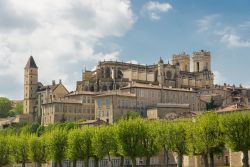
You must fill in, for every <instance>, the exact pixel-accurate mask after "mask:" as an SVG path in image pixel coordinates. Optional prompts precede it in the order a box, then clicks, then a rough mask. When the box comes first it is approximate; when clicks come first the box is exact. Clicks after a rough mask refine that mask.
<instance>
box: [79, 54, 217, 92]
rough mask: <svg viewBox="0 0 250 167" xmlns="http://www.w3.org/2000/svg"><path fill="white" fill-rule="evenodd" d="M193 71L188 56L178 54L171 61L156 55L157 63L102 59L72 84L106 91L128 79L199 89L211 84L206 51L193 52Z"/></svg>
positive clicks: (123, 83) (212, 79)
mask: <svg viewBox="0 0 250 167" xmlns="http://www.w3.org/2000/svg"><path fill="white" fill-rule="evenodd" d="M192 65H193V70H192V71H191V70H190V56H189V55H188V54H185V53H182V54H177V55H173V58H172V64H170V63H169V62H167V63H164V61H163V59H162V58H160V60H159V61H158V63H157V64H152V65H140V64H132V63H124V62H117V61H102V62H99V64H98V65H97V68H96V70H94V71H87V70H85V71H84V72H83V73H82V81H78V82H77V84H76V90H77V91H92V92H99V91H101V92H102V91H107V90H116V89H120V88H122V87H125V86H127V85H128V84H129V83H131V82H138V83H144V84H151V85H160V86H166V87H170V88H187V89H190V88H192V89H194V90H199V89H201V88H209V87H211V86H212V85H213V81H214V74H213V73H212V71H211V55H210V52H207V51H204V50H201V51H197V52H194V53H193V56H192Z"/></svg>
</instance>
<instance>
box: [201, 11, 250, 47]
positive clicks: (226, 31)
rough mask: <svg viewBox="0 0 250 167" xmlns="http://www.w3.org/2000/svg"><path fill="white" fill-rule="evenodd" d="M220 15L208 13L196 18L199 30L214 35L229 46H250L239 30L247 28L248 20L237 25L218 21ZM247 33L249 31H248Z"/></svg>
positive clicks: (249, 42) (249, 40)
mask: <svg viewBox="0 0 250 167" xmlns="http://www.w3.org/2000/svg"><path fill="white" fill-rule="evenodd" d="M220 18H221V16H220V15H217V14H215V15H209V16H205V17H204V18H202V19H200V20H197V24H198V27H199V30H198V31H199V32H200V33H202V34H204V33H206V34H208V35H212V36H215V37H216V38H217V39H218V40H219V41H220V42H222V43H224V44H226V45H227V46H228V47H229V48H250V39H247V38H246V37H245V36H244V35H243V34H242V31H241V30H247V31H249V29H247V27H248V26H250V24H249V21H246V22H243V23H240V24H238V25H226V24H225V23H224V24H223V23H222V21H220ZM248 33H249V32H248Z"/></svg>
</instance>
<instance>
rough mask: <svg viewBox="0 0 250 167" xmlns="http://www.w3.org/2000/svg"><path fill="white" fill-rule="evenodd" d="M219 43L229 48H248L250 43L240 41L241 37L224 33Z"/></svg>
mask: <svg viewBox="0 0 250 167" xmlns="http://www.w3.org/2000/svg"><path fill="white" fill-rule="evenodd" d="M221 41H222V42H225V43H227V45H228V46H229V47H239V48H241V47H243V48H249V47H250V41H247V40H242V39H241V37H240V36H238V35H236V34H230V33H228V34H227V33H225V34H223V35H222V37H221Z"/></svg>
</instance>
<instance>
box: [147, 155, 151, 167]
mask: <svg viewBox="0 0 250 167" xmlns="http://www.w3.org/2000/svg"><path fill="white" fill-rule="evenodd" d="M146 166H147V167H149V166H150V157H146Z"/></svg>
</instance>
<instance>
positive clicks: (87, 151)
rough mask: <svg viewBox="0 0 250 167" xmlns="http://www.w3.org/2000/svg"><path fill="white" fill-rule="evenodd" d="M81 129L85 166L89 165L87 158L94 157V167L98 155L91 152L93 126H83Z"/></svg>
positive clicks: (96, 165)
mask: <svg viewBox="0 0 250 167" xmlns="http://www.w3.org/2000/svg"><path fill="white" fill-rule="evenodd" d="M81 130H82V135H81V137H82V142H81V147H82V149H83V150H84V151H83V156H84V157H85V160H84V163H85V165H84V166H85V167H89V159H90V157H93V158H94V159H95V167H98V157H97V156H95V155H94V153H93V144H92V141H93V136H94V128H93V127H84V128H82V129H81Z"/></svg>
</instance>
